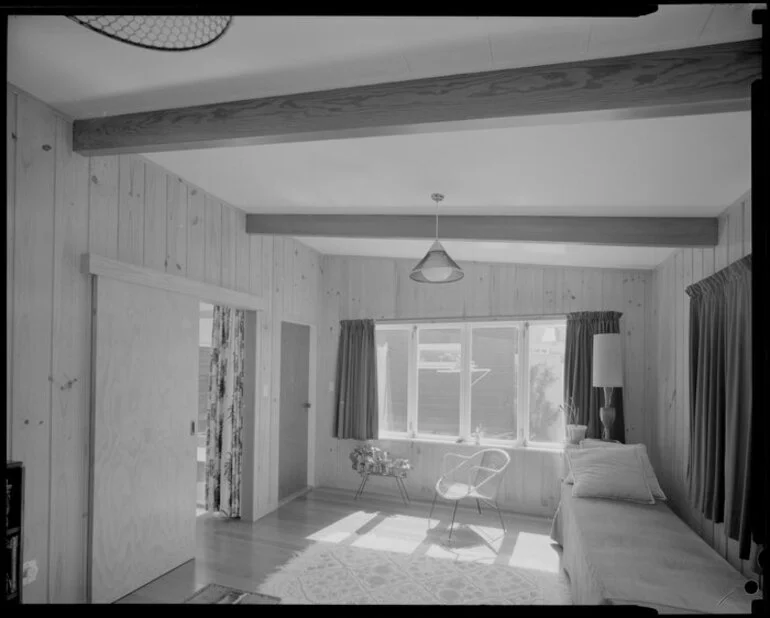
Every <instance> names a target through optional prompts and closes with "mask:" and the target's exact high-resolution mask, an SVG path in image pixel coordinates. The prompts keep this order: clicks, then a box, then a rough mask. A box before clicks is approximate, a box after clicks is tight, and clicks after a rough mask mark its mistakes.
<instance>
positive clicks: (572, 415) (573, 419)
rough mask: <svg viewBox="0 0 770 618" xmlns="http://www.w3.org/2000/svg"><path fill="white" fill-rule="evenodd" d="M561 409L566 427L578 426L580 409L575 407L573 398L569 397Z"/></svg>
mask: <svg viewBox="0 0 770 618" xmlns="http://www.w3.org/2000/svg"><path fill="white" fill-rule="evenodd" d="M559 409H560V410H561V411H562V414H564V424H565V425H577V421H578V409H577V406H576V405H575V400H574V399H573V398H572V397H569V398H568V399H567V401H565V402H564V403H563V404H561V405H560V406H559Z"/></svg>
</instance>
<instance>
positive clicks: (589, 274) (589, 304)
mask: <svg viewBox="0 0 770 618" xmlns="http://www.w3.org/2000/svg"><path fill="white" fill-rule="evenodd" d="M582 305H583V308H584V311H600V310H601V309H602V273H601V271H600V270H597V269H594V268H586V269H585V273H584V276H583V292H582Z"/></svg>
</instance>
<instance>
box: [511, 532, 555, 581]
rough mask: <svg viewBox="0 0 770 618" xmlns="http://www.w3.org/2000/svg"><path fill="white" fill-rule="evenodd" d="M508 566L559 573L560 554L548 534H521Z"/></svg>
mask: <svg viewBox="0 0 770 618" xmlns="http://www.w3.org/2000/svg"><path fill="white" fill-rule="evenodd" d="M508 564H509V565H510V566H515V567H524V568H527V569H536V570H538V571H548V572H549V573H558V572H559V554H558V552H557V551H556V549H555V548H554V546H553V544H552V541H551V539H550V537H549V536H548V535H547V534H532V533H531V532H519V536H518V538H517V539H516V545H515V546H514V548H513V554H512V555H511V559H510V560H509V561H508Z"/></svg>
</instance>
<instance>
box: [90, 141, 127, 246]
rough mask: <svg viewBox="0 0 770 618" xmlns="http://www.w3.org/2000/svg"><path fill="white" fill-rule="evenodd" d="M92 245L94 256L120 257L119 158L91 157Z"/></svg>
mask: <svg viewBox="0 0 770 618" xmlns="http://www.w3.org/2000/svg"><path fill="white" fill-rule="evenodd" d="M88 161H89V166H90V172H89V173H90V186H89V192H88V201H89V216H88V225H89V234H88V246H89V249H88V250H89V251H90V252H91V253H96V254H97V255H101V256H104V257H108V258H112V259H117V257H118V176H119V174H120V171H119V166H118V157H117V156H112V155H110V156H106V157H91V158H90V159H89V160H88Z"/></svg>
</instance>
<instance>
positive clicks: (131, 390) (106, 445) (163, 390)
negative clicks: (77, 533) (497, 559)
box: [89, 277, 198, 603]
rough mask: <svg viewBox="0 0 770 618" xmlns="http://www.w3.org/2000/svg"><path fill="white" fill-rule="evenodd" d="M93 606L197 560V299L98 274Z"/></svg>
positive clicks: (94, 415)
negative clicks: (194, 424) (195, 424)
mask: <svg viewBox="0 0 770 618" xmlns="http://www.w3.org/2000/svg"><path fill="white" fill-rule="evenodd" d="M94 285H95V288H96V289H95V290H94V304H95V307H94V309H95V311H94V322H93V335H94V338H93V370H92V371H93V403H92V406H93V408H92V414H93V417H92V420H93V451H92V453H93V485H92V509H91V516H92V520H91V525H92V529H91V548H90V549H91V551H90V558H91V561H90V565H89V566H90V585H91V601H92V602H94V603H107V602H111V601H114V600H116V599H119V598H120V597H122V596H124V595H126V594H128V593H129V592H131V591H133V590H135V589H137V588H139V587H141V586H143V585H144V584H146V583H147V582H149V581H151V580H153V579H155V578H157V577H158V576H160V575H162V574H163V573H165V572H167V571H169V570H171V569H173V568H174V567H176V566H178V565H180V564H182V563H183V562H186V561H188V560H190V559H191V558H194V556H195V498H196V495H195V481H196V461H195V459H196V457H195V455H196V450H195V447H196V437H195V432H194V426H193V425H191V423H193V422H194V421H195V419H196V416H197V407H198V400H197V397H198V371H197V370H198V301H197V299H195V298H193V297H189V296H182V295H181V294H176V293H173V292H166V291H164V290H159V289H155V288H150V287H146V286H141V285H134V284H130V283H124V282H122V281H117V280H114V279H109V278H106V277H97V278H96V281H95V284H94Z"/></svg>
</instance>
